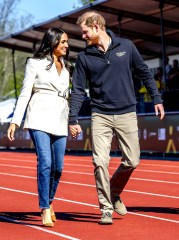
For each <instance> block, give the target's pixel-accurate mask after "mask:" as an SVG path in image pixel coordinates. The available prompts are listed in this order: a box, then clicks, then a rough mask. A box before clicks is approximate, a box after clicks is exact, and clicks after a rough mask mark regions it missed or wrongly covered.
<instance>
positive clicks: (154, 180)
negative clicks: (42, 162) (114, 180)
mask: <svg viewBox="0 0 179 240" xmlns="http://www.w3.org/2000/svg"><path fill="white" fill-rule="evenodd" d="M0 166H4V167H12V168H23V169H24V168H25V169H36V167H27V166H19V165H10V164H0ZM63 172H65V173H72V174H81V175H89V176H94V174H93V173H85V172H76V171H75V172H74V171H67V170H63ZM130 179H133V180H139V181H149V182H158V183H169V184H177V185H178V184H179V182H171V181H163V180H157V179H146V178H134V177H131V178H130Z"/></svg>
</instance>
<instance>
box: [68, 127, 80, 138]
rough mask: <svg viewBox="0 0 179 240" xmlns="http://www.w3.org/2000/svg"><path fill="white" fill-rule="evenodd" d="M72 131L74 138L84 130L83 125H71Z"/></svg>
mask: <svg viewBox="0 0 179 240" xmlns="http://www.w3.org/2000/svg"><path fill="white" fill-rule="evenodd" d="M69 129H70V133H71V135H72V137H73V138H76V137H77V135H78V134H80V133H81V132H82V130H81V126H80V125H79V124H76V125H69Z"/></svg>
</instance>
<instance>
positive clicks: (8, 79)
mask: <svg viewBox="0 0 179 240" xmlns="http://www.w3.org/2000/svg"><path fill="white" fill-rule="evenodd" d="M19 2H20V0H0V16H1V17H0V36H1V37H2V36H6V35H8V34H11V33H14V32H18V31H20V30H22V29H24V28H25V27H27V26H28V25H29V24H31V23H32V20H33V16H32V15H31V14H27V15H19V14H17V10H16V8H17V6H18V3H19ZM17 16H18V17H17ZM26 57H27V54H25V53H22V52H16V54H15V63H16V64H15V65H16V79H17V88H18V89H20V88H21V83H22V79H23V74H24V66H25V59H26ZM0 86H1V87H0V101H1V100H3V99H6V98H9V97H14V96H15V93H14V78H13V67H12V54H11V50H9V49H5V48H0Z"/></svg>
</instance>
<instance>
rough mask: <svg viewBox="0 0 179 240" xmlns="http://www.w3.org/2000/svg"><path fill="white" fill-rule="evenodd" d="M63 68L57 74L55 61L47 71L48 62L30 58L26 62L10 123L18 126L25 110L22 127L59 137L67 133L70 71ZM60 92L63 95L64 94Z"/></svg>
mask: <svg viewBox="0 0 179 240" xmlns="http://www.w3.org/2000/svg"><path fill="white" fill-rule="evenodd" d="M61 60H62V63H63V68H62V71H61V74H60V75H59V74H58V72H57V69H56V66H55V64H53V65H52V67H51V68H50V69H49V70H46V67H47V65H48V64H49V63H50V61H49V60H48V59H47V58H44V59H42V60H40V59H34V58H30V59H28V61H27V64H26V68H25V75H24V80H23V86H22V89H21V93H20V95H19V98H18V101H17V104H16V107H15V111H14V115H13V118H12V121H11V123H15V124H17V125H18V126H20V125H21V122H22V119H23V116H24V113H25V111H26V109H27V112H26V116H25V122H24V128H25V129H27V128H31V129H36V130H41V131H45V132H48V133H51V134H54V135H58V136H67V134H68V113H69V107H68V102H67V99H66V97H67V95H68V88H69V72H68V71H67V69H66V68H65V65H64V62H63V59H61ZM63 95H64V96H65V97H63Z"/></svg>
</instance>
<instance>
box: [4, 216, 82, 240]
mask: <svg viewBox="0 0 179 240" xmlns="http://www.w3.org/2000/svg"><path fill="white" fill-rule="evenodd" d="M0 219H3V220H6V221H8V222H14V223H16V224H17V223H18V224H20V225H24V226H26V227H30V228H34V229H37V230H40V231H42V232H47V233H50V234H52V235H56V236H58V237H63V238H66V239H70V240H80V239H79V238H74V237H70V236H68V235H65V234H62V233H58V232H54V231H51V230H48V229H45V228H42V227H38V226H33V225H30V224H26V223H24V222H21V221H19V220H16V219H13V218H8V217H5V216H1V215H0Z"/></svg>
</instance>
